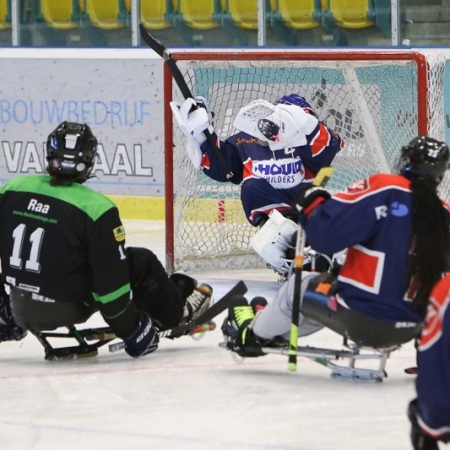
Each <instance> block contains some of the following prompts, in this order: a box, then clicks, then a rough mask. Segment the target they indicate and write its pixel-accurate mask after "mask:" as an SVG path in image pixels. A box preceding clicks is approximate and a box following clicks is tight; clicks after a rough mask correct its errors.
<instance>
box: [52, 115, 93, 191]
mask: <svg viewBox="0 0 450 450" xmlns="http://www.w3.org/2000/svg"><path fill="white" fill-rule="evenodd" d="M96 154H97V139H96V138H95V136H94V135H93V134H92V131H91V129H90V127H89V126H88V125H86V124H80V123H74V122H62V123H60V124H59V125H58V126H57V128H56V129H55V130H54V131H53V132H52V133H50V135H49V136H48V139H47V161H48V167H47V172H48V173H49V174H50V175H58V176H60V177H63V178H67V179H68V180H73V181H76V182H81V183H82V182H84V181H86V180H87V179H88V178H89V177H90V174H91V172H92V169H93V167H94V163H95V156H96Z"/></svg>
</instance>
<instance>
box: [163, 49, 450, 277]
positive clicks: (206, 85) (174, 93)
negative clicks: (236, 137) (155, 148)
mask: <svg viewBox="0 0 450 450" xmlns="http://www.w3.org/2000/svg"><path fill="white" fill-rule="evenodd" d="M172 56H173V58H174V59H175V60H176V62H177V65H178V67H179V68H180V70H181V72H182V73H183V75H184V78H185V80H186V82H187V84H188V86H189V87H190V89H191V91H192V93H193V94H194V95H201V96H203V97H205V98H206V99H207V100H208V101H209V104H210V107H211V110H212V111H213V112H214V113H215V123H214V128H215V130H216V132H217V134H218V136H219V138H220V139H226V138H227V137H228V136H230V135H232V134H233V133H235V132H236V130H234V129H233V121H234V118H235V116H236V114H237V112H238V111H239V109H240V108H241V107H242V106H244V105H246V104H248V103H249V102H250V101H253V100H256V99H261V98H262V99H264V100H268V101H272V102H275V101H276V100H277V99H278V98H280V97H281V96H283V95H285V94H290V93H299V94H300V95H302V96H304V97H305V98H306V99H307V100H308V101H309V102H310V103H311V104H312V106H313V108H314V109H315V112H316V113H317V114H318V116H319V118H320V120H322V121H323V122H325V123H326V124H327V125H328V126H329V127H331V128H332V129H334V130H336V131H337V132H338V133H339V134H340V135H341V136H342V137H343V138H344V140H345V142H346V147H345V148H344V150H343V151H342V152H341V153H340V154H339V155H338V156H337V158H336V159H335V161H334V163H333V166H334V168H335V173H334V175H333V178H332V180H331V181H330V182H329V187H330V188H331V189H333V190H338V189H342V188H344V187H346V186H347V185H348V184H350V183H352V182H355V181H357V180H359V179H362V178H364V177H366V176H368V175H370V174H373V173H375V172H391V171H392V170H393V169H394V166H395V164H396V161H397V158H398V154H399V150H400V148H401V147H402V146H403V145H404V144H405V143H407V142H408V141H409V140H411V139H412V138H413V137H415V136H416V135H417V134H428V135H429V136H431V137H434V138H437V139H441V140H444V103H443V77H444V65H445V59H444V57H443V56H442V55H441V54H439V53H436V52H434V53H433V52H429V53H425V52H418V51H395V50H393V51H358V52H356V51H339V52H336V51H326V52H316V51H280V52H278V51H267V50H261V51H242V50H239V51H225V50H223V51H214V52H210V51H200V52H188V51H180V52H173V53H172ZM164 98H165V123H166V129H165V158H166V175H165V179H166V186H165V188H166V253H167V262H166V263H167V267H168V269H169V270H180V269H182V270H187V271H194V270H208V269H213V268H214V269H217V268H225V269H227V268H243V267H255V266H258V265H259V266H260V265H261V264H262V262H261V261H260V259H259V257H258V256H257V255H255V254H254V252H253V251H252V249H251V247H250V245H249V241H250V238H251V236H252V235H253V234H254V233H255V231H256V230H255V228H253V227H252V226H251V225H249V223H248V222H247V219H246V218H245V216H244V213H243V210H242V207H241V204H240V200H239V198H240V188H239V186H235V185H233V184H231V183H217V182H214V181H212V180H210V179H209V178H208V177H206V176H205V175H204V174H203V172H202V171H196V170H194V169H193V167H192V164H191V162H190V160H189V158H188V156H187V153H186V151H185V147H186V143H187V141H186V139H185V137H184V136H183V135H182V134H181V133H180V131H179V130H178V127H174V126H173V124H172V115H171V111H170V108H169V106H168V104H169V102H170V101H171V99H174V100H178V101H180V102H181V101H183V98H182V96H181V93H180V91H179V89H178V87H177V86H176V84H175V83H174V82H173V80H172V77H171V74H170V72H169V70H168V68H167V65H165V68H164ZM448 188H449V183H448V180H447V179H446V180H445V182H444V183H443V184H442V187H441V190H442V192H443V194H444V196H445V197H448V191H449V189H448Z"/></svg>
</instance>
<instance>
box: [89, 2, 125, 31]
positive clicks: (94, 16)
mask: <svg viewBox="0 0 450 450" xmlns="http://www.w3.org/2000/svg"><path fill="white" fill-rule="evenodd" d="M85 1H86V13H87V15H88V17H89V20H90V21H91V23H92V25H93V26H94V27H97V28H102V29H104V30H116V29H118V28H123V27H124V26H125V25H124V23H123V22H122V21H121V20H120V16H121V11H120V5H119V0H85Z"/></svg>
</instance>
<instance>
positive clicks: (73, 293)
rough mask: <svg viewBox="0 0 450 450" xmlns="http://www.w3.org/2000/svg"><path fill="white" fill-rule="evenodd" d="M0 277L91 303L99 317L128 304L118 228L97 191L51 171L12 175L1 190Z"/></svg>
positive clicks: (113, 210) (115, 214) (112, 314)
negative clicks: (55, 178)
mask: <svg viewBox="0 0 450 450" xmlns="http://www.w3.org/2000/svg"><path fill="white" fill-rule="evenodd" d="M0 258H1V265H2V275H3V280H4V281H5V282H6V283H8V284H10V285H13V286H17V287H18V288H21V289H24V290H27V291H30V292H33V293H35V294H37V295H39V296H42V300H43V301H45V300H46V299H54V300H55V301H63V302H92V301H96V302H98V306H99V309H100V311H101V312H102V314H103V315H104V316H105V317H109V318H113V317H117V316H119V315H120V314H121V313H122V312H123V311H124V310H125V309H126V307H127V305H128V303H129V301H130V282H129V271H128V263H127V259H126V255H125V232H124V228H123V226H122V223H121V220H120V217H119V213H118V210H117V208H116V206H115V205H114V203H113V202H112V201H110V200H109V199H108V198H106V197H105V196H104V195H102V194H100V193H98V192H96V191H94V190H92V189H90V188H88V187H86V186H83V185H80V184H78V183H74V184H72V185H66V186H51V185H50V176H47V175H36V176H25V177H18V178H15V179H12V180H11V181H9V182H7V183H6V184H5V185H4V186H3V187H2V188H1V189H0Z"/></svg>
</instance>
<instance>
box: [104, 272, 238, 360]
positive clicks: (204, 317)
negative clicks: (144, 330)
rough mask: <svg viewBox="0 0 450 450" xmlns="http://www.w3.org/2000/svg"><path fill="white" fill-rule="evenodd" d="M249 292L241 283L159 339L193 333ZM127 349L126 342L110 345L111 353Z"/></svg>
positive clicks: (160, 334)
mask: <svg viewBox="0 0 450 450" xmlns="http://www.w3.org/2000/svg"><path fill="white" fill-rule="evenodd" d="M246 292H247V286H246V284H245V283H244V282H243V281H239V282H238V283H237V284H236V285H234V286H233V287H232V288H231V289H230V290H229V291H228V292H227V293H226V294H225V295H224V296H223V297H222V298H221V299H219V300H217V301H216V302H215V303H214V304H213V305H212V306H211V307H210V308H208V309H207V310H206V311H205V312H204V313H203V314H200V315H199V316H198V317H196V318H195V319H193V320H191V321H190V322H189V323H186V324H184V325H178V326H176V327H174V328H171V329H170V330H164V331H160V332H159V333H158V335H159V337H168V338H176V337H180V336H183V335H184V334H188V333H189V332H191V331H193V330H194V329H195V328H196V327H198V326H199V325H202V324H204V323H206V322H208V321H210V320H212V319H214V317H216V316H217V315H219V314H220V313H222V312H223V311H225V310H226V309H227V308H228V307H229V305H230V301H231V299H232V298H233V297H235V296H236V295H244V294H245V293H246ZM123 348H125V344H124V342H117V343H116V344H110V346H109V351H110V352H116V351H118V350H122V349H123Z"/></svg>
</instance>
